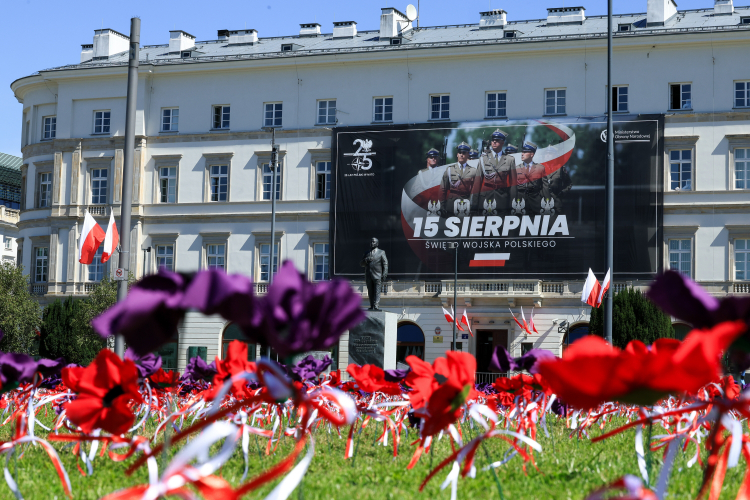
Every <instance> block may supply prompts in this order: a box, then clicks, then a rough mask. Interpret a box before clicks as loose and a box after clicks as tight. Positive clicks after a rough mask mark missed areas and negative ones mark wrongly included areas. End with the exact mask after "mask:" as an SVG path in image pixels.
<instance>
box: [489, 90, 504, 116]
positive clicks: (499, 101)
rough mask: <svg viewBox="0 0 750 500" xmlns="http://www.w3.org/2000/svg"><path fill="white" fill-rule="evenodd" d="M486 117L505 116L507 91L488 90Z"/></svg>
mask: <svg viewBox="0 0 750 500" xmlns="http://www.w3.org/2000/svg"><path fill="white" fill-rule="evenodd" d="M486 95H487V107H486V114H485V117H486V118H499V117H505V116H506V113H505V105H506V94H505V92H487V94H486Z"/></svg>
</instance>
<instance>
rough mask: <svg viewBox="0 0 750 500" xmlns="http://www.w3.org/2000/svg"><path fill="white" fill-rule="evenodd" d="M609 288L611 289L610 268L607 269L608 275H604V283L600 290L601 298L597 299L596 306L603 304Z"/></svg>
mask: <svg viewBox="0 0 750 500" xmlns="http://www.w3.org/2000/svg"><path fill="white" fill-rule="evenodd" d="M607 290H609V269H607V275H606V276H604V283H602V289H601V291H600V292H599V298H597V299H596V307H599V306H600V305H602V299H603V298H604V294H605V293H607Z"/></svg>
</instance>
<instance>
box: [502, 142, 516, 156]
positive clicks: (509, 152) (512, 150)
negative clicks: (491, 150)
mask: <svg viewBox="0 0 750 500" xmlns="http://www.w3.org/2000/svg"><path fill="white" fill-rule="evenodd" d="M503 151H504V152H505V154H506V155H512V154H513V153H518V148H517V147H516V146H514V145H513V144H508V145H507V146H505V149H504V150H503Z"/></svg>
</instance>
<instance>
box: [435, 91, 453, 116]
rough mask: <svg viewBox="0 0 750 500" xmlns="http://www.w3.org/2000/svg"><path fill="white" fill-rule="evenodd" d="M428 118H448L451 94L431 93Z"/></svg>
mask: <svg viewBox="0 0 750 500" xmlns="http://www.w3.org/2000/svg"><path fill="white" fill-rule="evenodd" d="M430 104H431V105H432V108H431V110H430V120H448V119H450V114H451V96H450V94H442V95H431V96H430Z"/></svg>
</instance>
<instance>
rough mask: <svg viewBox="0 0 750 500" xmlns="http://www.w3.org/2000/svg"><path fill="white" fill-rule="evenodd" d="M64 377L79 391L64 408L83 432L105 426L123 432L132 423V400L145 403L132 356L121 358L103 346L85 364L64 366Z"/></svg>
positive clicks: (104, 427)
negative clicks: (83, 365) (91, 359)
mask: <svg viewBox="0 0 750 500" xmlns="http://www.w3.org/2000/svg"><path fill="white" fill-rule="evenodd" d="M62 379H63V383H64V384H65V385H66V386H67V387H68V388H70V389H71V390H72V391H74V392H76V393H78V395H77V397H76V399H75V400H73V401H70V402H68V403H66V404H65V411H66V413H67V416H68V418H69V419H70V421H71V422H73V423H74V424H76V425H77V426H79V427H80V428H81V429H83V432H86V433H90V432H92V431H93V430H94V429H103V430H105V431H107V432H110V433H112V434H123V433H125V432H127V430H128V429H129V428H130V427H131V426H132V425H133V421H134V420H135V415H134V414H133V411H132V410H131V402H133V403H142V402H143V398H142V397H141V393H140V392H139V391H138V368H136V366H135V363H133V362H132V361H130V360H129V359H128V360H122V359H120V358H119V357H118V356H117V355H116V354H115V353H113V352H112V351H110V350H108V349H102V350H101V351H100V352H99V354H97V356H96V358H95V359H94V361H92V362H91V364H90V365H89V366H87V367H86V368H82V367H71V368H63V370H62Z"/></svg>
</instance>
